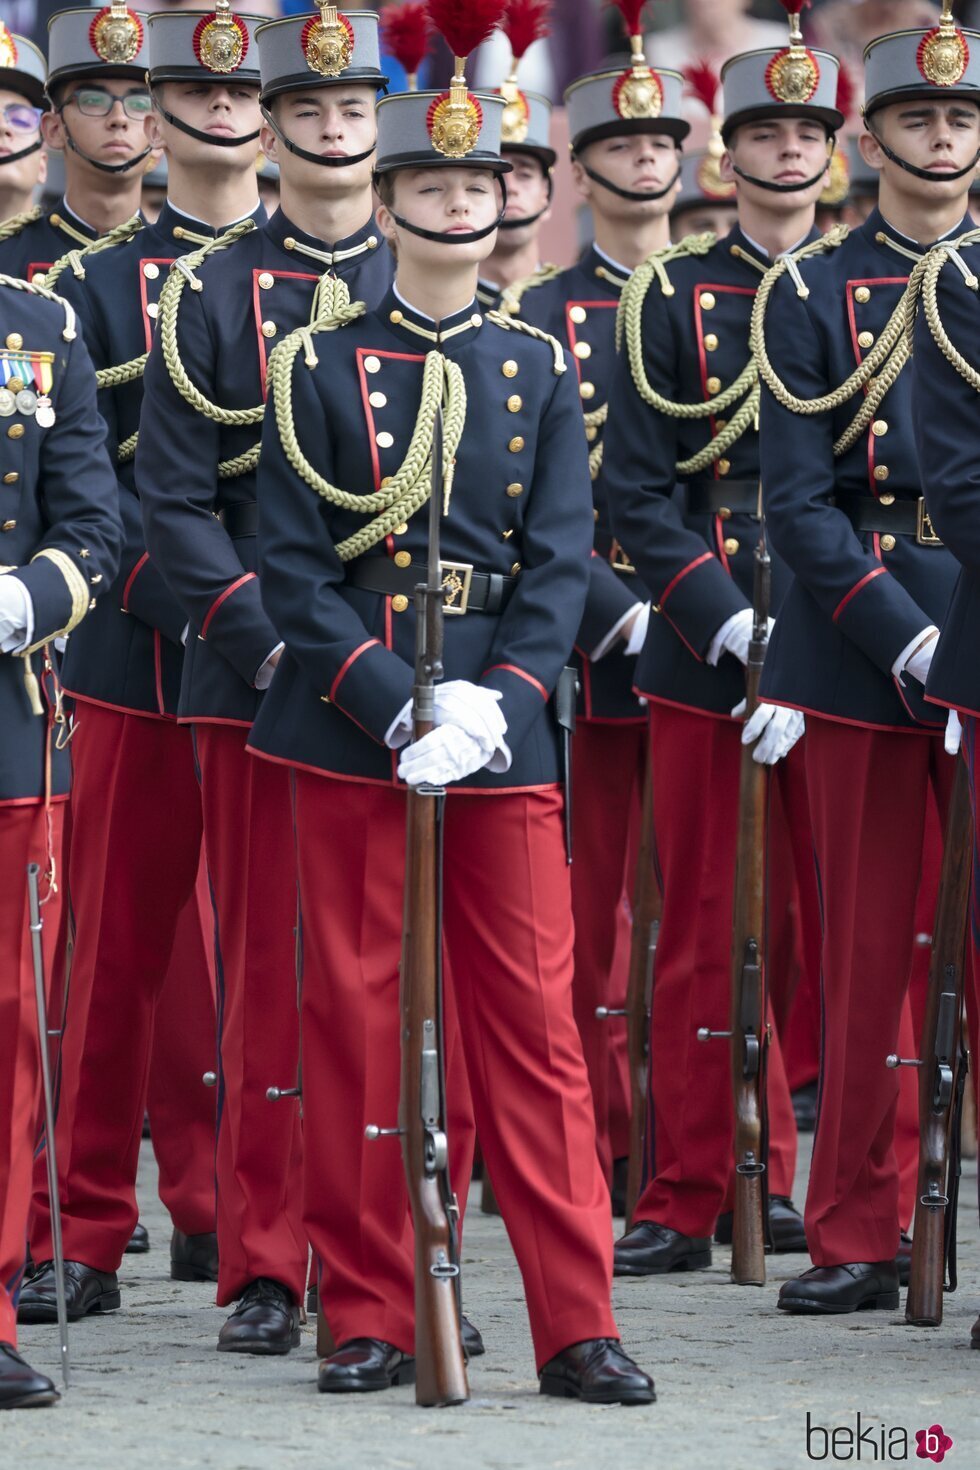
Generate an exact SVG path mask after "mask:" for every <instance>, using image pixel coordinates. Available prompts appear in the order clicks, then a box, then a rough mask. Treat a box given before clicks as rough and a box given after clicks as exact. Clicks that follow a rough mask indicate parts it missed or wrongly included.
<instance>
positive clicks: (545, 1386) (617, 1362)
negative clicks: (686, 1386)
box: [538, 1337, 657, 1404]
mask: <svg viewBox="0 0 980 1470" xmlns="http://www.w3.org/2000/svg"><path fill="white" fill-rule="evenodd" d="M538 1381H539V1383H540V1385H541V1388H540V1391H541V1393H545V1394H550V1395H551V1396H552V1397H553V1398H556V1399H581V1400H582V1402H583V1403H584V1404H652V1403H653V1402H654V1401H655V1400H656V1397H657V1395H656V1393H655V1391H654V1387H653V1379H652V1378H650V1377H648V1376H647V1374H646V1373H644V1372H643V1370H642V1368H638V1367H637V1366H636V1364H635V1363H634V1362H633V1359H632V1358H630V1357H627V1355H626V1353H624V1352H623V1349H622V1347H621V1346H620V1344H619V1343H618V1342H617V1340H616V1339H615V1338H614V1337H593V1338H590V1339H589V1341H588V1342H576V1343H574V1344H573V1345H572V1346H571V1347H567V1348H565V1350H564V1352H560V1353H559V1354H558V1356H557V1357H555V1358H552V1360H551V1362H550V1363H545V1365H544V1367H543V1368H542V1369H541V1372H540V1373H539V1374H538Z"/></svg>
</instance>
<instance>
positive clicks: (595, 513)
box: [592, 509, 599, 521]
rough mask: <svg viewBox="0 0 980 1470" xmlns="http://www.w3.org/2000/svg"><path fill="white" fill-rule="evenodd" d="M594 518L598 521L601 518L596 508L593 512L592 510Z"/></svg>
mask: <svg viewBox="0 0 980 1470" xmlns="http://www.w3.org/2000/svg"><path fill="white" fill-rule="evenodd" d="M592 519H593V520H594V521H597V520H598V519H599V512H598V510H597V509H596V510H593V512H592Z"/></svg>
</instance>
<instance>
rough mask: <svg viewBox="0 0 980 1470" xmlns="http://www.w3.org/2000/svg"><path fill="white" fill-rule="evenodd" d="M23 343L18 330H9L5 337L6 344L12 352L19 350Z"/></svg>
mask: <svg viewBox="0 0 980 1470" xmlns="http://www.w3.org/2000/svg"><path fill="white" fill-rule="evenodd" d="M23 345H24V339H23V337H22V336H21V335H20V333H19V332H11V333H10V335H9V337H8V338H7V346H8V347H9V348H11V349H12V351H14V352H19V351H20V349H21V348H22V347H23Z"/></svg>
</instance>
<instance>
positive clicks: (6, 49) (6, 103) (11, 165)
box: [0, 21, 48, 240]
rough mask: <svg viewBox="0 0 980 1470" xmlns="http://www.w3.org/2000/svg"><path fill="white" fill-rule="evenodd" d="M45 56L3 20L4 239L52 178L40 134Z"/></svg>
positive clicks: (0, 168) (0, 158)
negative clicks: (10, 223)
mask: <svg viewBox="0 0 980 1470" xmlns="http://www.w3.org/2000/svg"><path fill="white" fill-rule="evenodd" d="M45 70H46V68H45V64H44V57H43V56H42V55H41V53H40V51H39V50H38V49H37V47H36V46H35V45H34V44H33V42H31V41H28V40H27V39H26V37H24V36H15V35H14V34H13V32H12V31H8V29H7V27H6V26H5V25H4V23H3V21H0V240H2V238H3V229H2V227H3V224H4V222H5V221H7V220H10V219H15V218H16V217H17V216H18V215H21V214H26V213H27V212H28V211H29V210H30V209H31V207H32V205H33V203H34V191H35V189H36V188H37V186H38V185H39V184H42V183H43V182H44V180H45V178H46V177H47V163H48V156H47V154H46V153H45V151H44V141H43V139H42V138H41V114H42V113H43V111H44V105H45V101H44V76H45Z"/></svg>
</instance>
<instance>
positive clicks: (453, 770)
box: [398, 725, 494, 786]
mask: <svg viewBox="0 0 980 1470" xmlns="http://www.w3.org/2000/svg"><path fill="white" fill-rule="evenodd" d="M493 753H494V747H493V745H492V744H491V742H490V741H489V740H479V739H477V737H476V736H474V735H470V734H469V733H468V732H467V731H466V730H462V729H460V727H459V725H437V726H436V728H435V729H434V730H430V731H429V733H428V735H423V736H422V739H421V740H416V741H415V743H414V744H413V745H410V746H409V747H408V748H407V750H404V751H403V752H402V758H401V760H400V761H399V762H398V774H399V776H400V777H401V778H402V780H403V781H407V782H408V784H409V786H421V785H422V783H423V782H425V784H426V785H428V786H447V785H449V783H450V782H451V781H461V780H462V779H463V777H464V776H472V774H473V772H474V771H481V770H482V769H483V767H484V766H485V765H487V763H488V762H489V761H490V759H491V757H492V756H493Z"/></svg>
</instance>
